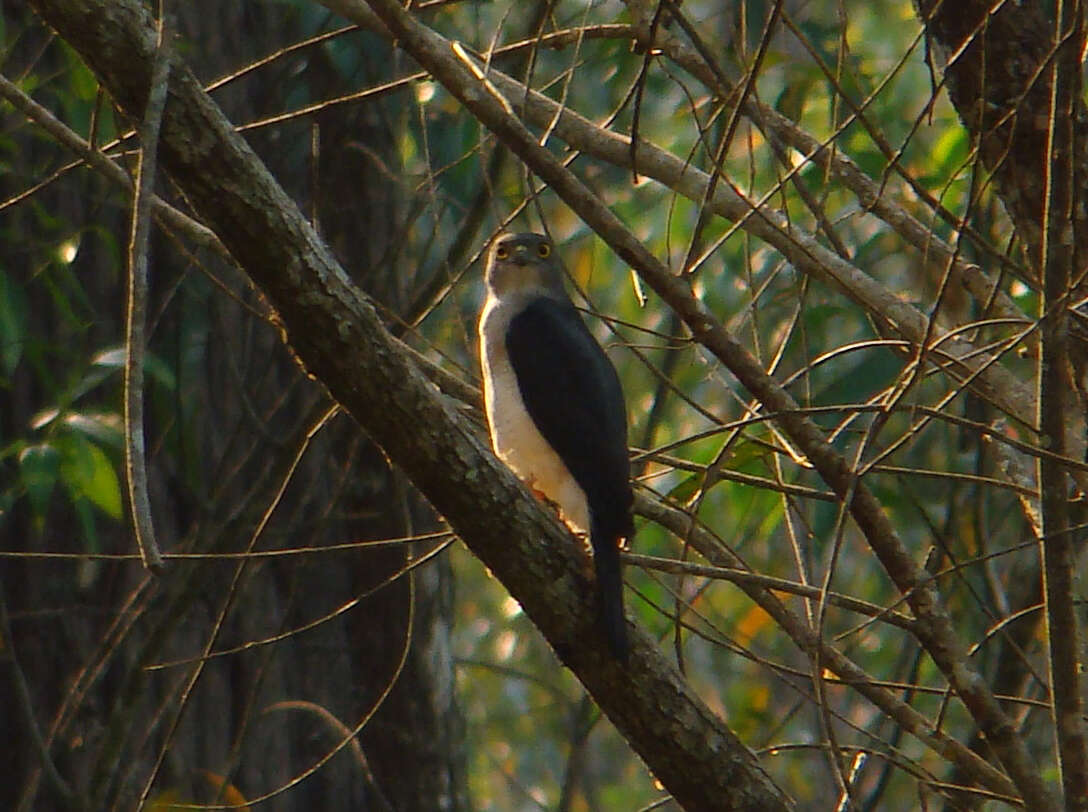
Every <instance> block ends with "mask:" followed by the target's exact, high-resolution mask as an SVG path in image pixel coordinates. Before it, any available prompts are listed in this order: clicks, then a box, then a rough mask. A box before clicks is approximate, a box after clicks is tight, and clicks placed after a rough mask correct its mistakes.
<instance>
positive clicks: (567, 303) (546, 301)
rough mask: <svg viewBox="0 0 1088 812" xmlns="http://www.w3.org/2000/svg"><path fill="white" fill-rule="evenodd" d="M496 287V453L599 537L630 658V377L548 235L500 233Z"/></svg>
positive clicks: (612, 633) (494, 263) (486, 361)
mask: <svg viewBox="0 0 1088 812" xmlns="http://www.w3.org/2000/svg"><path fill="white" fill-rule="evenodd" d="M484 279H485V283H486V288H487V296H486V299H485V301H484V305H483V308H482V310H481V312H480V322H479V346H480V363H481V367H482V371H483V385H484V406H485V411H486V413H487V423H488V427H489V429H490V433H491V445H492V448H493V449H494V451H495V455H496V456H497V457H498V458H499V459H500V460H502V461H503V462H504V463H506V465H507V466H508V467H509V468H510V469H511V470H512V471H513V472H514V473H515V474H516V475H517V476H518V477H520V478H521V479H522V480H523V481H524V482H525V483H526V484H527V485H528V486H529V488H530V489H531V490H533V491H534V492H535V493H536V494H538V495H542V496H543V497H544V498H545V499H546V500H547V501H549V502H551V503H553V504H554V505H555V506H556V507H558V510H559V514H560V517H561V518H562V519H563V520H564V521H565V522H566V524H567V525H568V526H569V527H570V528H571V529H572V530H573V531H574V532H575V533H576V534H580V535H581V534H588V537H589V542H590V548H591V550H592V552H593V569H594V573H595V580H596V599H597V611H598V617H599V622H600V625H601V629H602V632H603V633H604V637H605V640H606V643H607V645H608V648H609V650H610V651H611V653H612V655H613V656H614V657H615V658H616V659H617V660H619V661H621V662H626V660H627V656H628V650H629V641H628V636H627V622H626V616H625V615H624V609H623V572H622V565H621V561H620V545H621V543H622V541H623V540H625V539H626V540H630V538H631V537H632V536H633V534H634V521H633V518H632V504H633V502H634V494H633V492H632V489H631V479H630V467H631V463H630V457H629V456H628V452H627V408H626V405H625V402H624V396H623V388H622V386H621V384H620V379H619V375H618V374H617V373H616V368H615V367H614V366H613V365H612V362H611V361H610V360H609V358H608V356H607V355H606V354H605V351H604V350H603V349H602V348H601V345H600V344H598V343H597V340H596V339H595V338H594V337H593V334H592V333H591V332H590V330H589V328H588V327H587V326H586V323H585V322H584V321H583V320H582V317H581V315H580V314H579V312H578V310H577V308H575V306H574V303H573V302H572V301H571V299H570V296H569V295H568V294H567V292H566V289H565V288H564V286H563V274H562V266H561V265H560V263H559V260H558V257H557V256H556V254H555V248H554V246H553V245H552V242H551V241H550V240H549V239H548V238H547V237H545V236H543V235H540V234H532V233H520V234H515V233H504V234H500V235H499V236H498V237H496V238H495V239H494V240H493V241H492V243H491V246H490V249H489V251H488V257H487V263H486V267H485V271H484Z"/></svg>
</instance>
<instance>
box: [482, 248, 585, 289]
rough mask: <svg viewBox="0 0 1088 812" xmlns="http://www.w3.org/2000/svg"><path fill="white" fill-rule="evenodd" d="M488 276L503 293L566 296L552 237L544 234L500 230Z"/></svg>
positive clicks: (489, 257)
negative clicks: (503, 231)
mask: <svg viewBox="0 0 1088 812" xmlns="http://www.w3.org/2000/svg"><path fill="white" fill-rule="evenodd" d="M485 279H486V282H487V287H488V289H489V290H490V291H491V292H492V293H493V294H494V295H495V296H499V297H504V296H517V295H528V296H552V297H556V298H565V296H566V293H565V292H564V290H563V275H562V273H561V272H560V266H559V260H558V259H557V258H556V256H555V250H554V248H553V247H552V243H551V240H549V239H548V238H547V237H545V236H543V235H541V234H529V233H524V234H510V233H507V234H500V235H499V236H498V237H496V238H495V241H494V242H492V243H491V250H490V251H489V252H488V255H487V269H486V271H485Z"/></svg>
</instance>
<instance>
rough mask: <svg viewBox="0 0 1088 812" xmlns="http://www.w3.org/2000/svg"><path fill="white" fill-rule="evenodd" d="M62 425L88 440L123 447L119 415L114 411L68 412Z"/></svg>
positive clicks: (122, 431) (123, 438)
mask: <svg viewBox="0 0 1088 812" xmlns="http://www.w3.org/2000/svg"><path fill="white" fill-rule="evenodd" d="M64 425H65V426H67V427H68V428H70V429H74V430H75V431H78V432H79V433H80V434H82V435H84V436H85V437H87V439H89V440H95V441H97V442H100V443H106V444H108V445H111V446H113V447H114V448H123V447H124V444H125V435H124V429H123V426H122V420H121V415H119V414H117V413H116V412H70V413H68V414H66V415H65V416H64Z"/></svg>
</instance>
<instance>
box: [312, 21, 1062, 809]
mask: <svg viewBox="0 0 1088 812" xmlns="http://www.w3.org/2000/svg"><path fill="white" fill-rule="evenodd" d="M367 3H368V4H369V5H370V7H371V8H372V9H373V10H374V11H375V12H376V13H377V14H378V16H379V17H381V18H382V21H383V22H384V23H385V24H386V26H387V27H388V28H389V29H390V31H391V32H392V33H393V34H394V35H395V36H396V38H397V42H398V43H399V44H400V45H401V47H402V48H404V50H406V51H407V52H408V53H410V54H411V55H412V57H413V58H414V59H415V60H416V61H417V62H418V63H419V64H420V65H421V66H422V67H423V68H425V69H427V70H428V71H430V72H431V74H432V75H433V76H434V77H435V79H436V80H437V81H439V82H441V83H442V84H443V86H445V88H446V89H447V90H448V91H449V92H450V93H451V94H452V95H454V96H455V97H456V98H457V99H458V100H459V101H460V102H461V103H462V104H463V105H464V106H465V107H466V108H468V110H469V111H470V112H471V113H472V114H473V115H474V116H476V117H477V118H478V119H479V120H480V121H481V123H483V124H484V125H485V126H486V127H487V128H488V129H489V130H490V131H491V132H492V133H494V134H495V136H496V137H498V138H499V139H500V140H502V141H503V143H505V144H506V145H507V146H508V147H509V148H510V149H511V150H512V151H513V152H514V153H516V154H517V155H518V156H519V157H520V158H521V159H522V160H523V161H524V162H525V164H526V165H527V166H528V167H529V168H530V169H531V170H532V171H533V172H534V173H535V174H537V175H538V176H539V177H540V178H541V179H542V180H543V181H545V182H546V183H547V184H548V185H549V186H550V187H551V188H552V190H553V191H554V192H555V193H556V194H557V195H559V196H560V197H561V198H562V199H563V200H564V201H565V202H566V203H567V205H569V206H570V207H571V208H572V209H573V210H574V211H575V212H576V213H577V214H578V215H579V216H580V217H581V218H582V219H583V220H584V221H585V222H586V223H587V224H588V225H589V226H590V227H591V228H593V230H594V231H595V232H596V233H597V234H598V235H600V236H601V238H602V239H604V240H605V241H606V242H607V243H608V244H609V245H610V246H611V247H612V249H613V250H614V251H615V252H616V253H617V254H618V255H619V256H620V257H621V258H622V259H624V260H625V261H626V262H628V263H629V264H630V265H631V267H632V268H634V269H635V270H636V271H637V272H638V274H639V276H641V277H642V279H643V280H644V281H645V282H646V283H647V284H648V285H649V286H650V287H652V288H653V289H654V291H655V292H656V293H657V294H658V295H659V296H660V297H661V298H662V299H663V300H664V301H665V302H666V303H667V304H668V305H669V306H670V307H671V308H672V309H673V310H674V312H676V313H677V315H679V316H680V317H681V319H683V321H684V322H685V324H686V325H687V327H688V329H689V330H690V331H691V333H692V336H693V337H694V339H695V340H696V341H698V342H699V343H700V344H702V345H703V346H705V347H706V348H707V349H708V350H710V351H711V352H712V353H713V354H714V355H715V356H716V357H717V358H718V360H720V361H721V362H722V363H723V364H724V365H725V366H726V367H727V368H728V369H729V370H730V371H731V372H732V373H733V374H734V375H735V376H736V377H737V378H738V379H739V380H740V382H741V383H742V384H743V385H744V386H745V387H746V388H747V389H748V390H749V391H750V392H751V393H752V394H753V395H754V396H755V397H756V398H757V399H758V400H759V401H760V402H761V403H762V404H763V405H764V406H765V407H766V408H768V409H771V410H773V411H777V412H780V413H781V415H780V425H781V427H782V429H783V431H784V432H785V433H786V434H787V435H788V436H789V437H790V439H791V440H792V441H793V442H794V443H795V444H796V445H797V447H798V448H800V449H801V450H802V451H803V452H804V453H805V455H806V456H807V457H808V459H809V461H810V462H811V463H812V465H813V467H814V468H815V469H816V470H817V471H818V472H819V473H820V475H821V476H822V477H823V479H824V480H825V481H826V482H827V483H828V485H830V486H831V488H832V489H833V490H834V491H835V492H836V493H837V494H838V495H839V498H840V499H844V500H847V506H848V509H849V511H850V515H851V516H852V517H853V519H854V521H855V522H856V523H857V525H858V527H859V528H860V529H861V531H862V532H863V533H864V535H865V538H866V540H867V541H868V543H869V544H870V546H871V547H872V549H873V551H874V553H876V555H877V557H878V558H879V559H880V561H881V563H882V564H883V566H884V568H885V570H886V571H887V572H888V574H889V575H890V576H891V578H892V580H893V581H894V582H895V584H896V585H897V587H898V588H899V589H900V591H901V592H902V593H903V594H904V596H905V597H906V599H907V601H908V603H909V604H910V606H911V609H912V610H913V611H914V613H915V614H916V616H917V617H918V621H919V624H918V639H919V640H920V642H921V643H922V645H923V646H924V647H925V648H926V650H927V652H928V653H929V654H930V656H931V657H932V658H933V660H934V662H935V663H936V664H937V666H938V667H939V668H940V670H941V671H942V672H943V673H944V675H945V677H946V678H947V679H948V680H949V683H950V685H951V686H952V688H953V690H954V691H955V692H956V694H957V695H958V696H959V698H960V699H961V700H962V701H963V703H964V705H965V706H966V707H967V709H968V711H969V712H970V713H971V716H972V718H973V719H974V720H975V722H976V723H977V724H978V725H979V726H980V727H981V728H982V729H983V730H984V731H985V733H986V736H987V739H988V740H989V742H990V744H991V745H992V747H993V748H994V752H995V753H996V754H997V756H998V758H999V759H1000V760H1001V763H1002V764H1003V765H1004V767H1005V769H1006V771H1007V772H1008V774H1009V777H1010V778H1011V779H1012V781H1013V783H1014V784H1016V786H1017V789H1018V790H1019V791H1020V793H1021V796H1022V797H1023V798H1025V799H1030V802H1031V803H1032V805H1033V807H1034V808H1037V809H1041V810H1056V809H1057V806H1056V804H1055V801H1054V799H1053V797H1052V795H1051V793H1050V792H1049V788H1048V787H1047V785H1046V784H1045V782H1044V781H1043V779H1042V777H1041V775H1040V774H1039V771H1038V770H1037V769H1036V768H1035V765H1034V760H1033V759H1032V757H1031V755H1030V754H1029V753H1028V750H1027V748H1026V746H1025V744H1024V742H1023V741H1022V740H1021V739H1020V737H1019V736H1018V735H1017V732H1016V730H1015V727H1014V726H1013V724H1012V723H1011V721H1010V720H1009V718H1008V716H1007V715H1006V714H1005V712H1004V711H1003V710H1002V708H1001V706H1000V704H999V703H998V701H997V699H996V698H995V697H994V695H993V693H992V692H991V691H990V690H989V689H988V688H987V686H986V683H985V680H983V678H982V676H981V675H980V674H979V673H978V671H977V670H976V669H975V668H974V667H973V665H972V664H971V663H970V662H969V660H968V657H967V651H966V649H965V647H964V646H963V644H962V642H961V641H960V640H959V639H958V637H957V636H956V634H955V629H954V628H953V625H952V619H951V617H950V615H949V613H948V611H947V609H946V608H945V606H944V605H943V603H942V601H941V598H940V595H939V593H938V592H937V589H936V586H935V585H934V583H933V582H932V580H930V579H929V578H927V577H926V575H925V573H924V572H923V571H922V570H920V569H919V568H918V566H917V565H916V564H915V562H914V560H913V558H912V556H911V555H910V554H909V553H908V551H907V549H906V547H905V546H904V545H903V543H902V541H901V540H900V539H899V538H898V536H897V535H896V533H895V531H894V528H893V527H892V525H891V522H890V520H889V519H888V517H887V515H886V514H885V513H884V511H883V509H882V507H881V505H880V503H879V501H878V500H877V499H876V497H875V496H874V495H873V493H872V491H871V490H870V489H869V488H868V487H867V486H866V485H865V483H863V482H859V481H858V480H857V477H856V476H855V472H854V471H853V470H852V469H851V467H850V465H849V463H848V462H847V461H846V460H845V459H844V458H843V457H842V455H841V454H839V453H838V452H837V451H836V450H835V448H834V447H833V446H832V445H831V444H830V443H829V442H828V441H827V440H826V439H825V438H824V437H823V435H822V433H821V431H820V430H819V428H818V427H817V426H816V425H815V424H814V423H813V422H812V421H811V420H810V419H808V418H807V417H805V416H803V415H802V414H800V413H799V412H798V411H797V408H798V407H797V404H796V402H795V401H794V399H793V397H792V396H791V395H790V394H789V393H788V392H787V391H786V390H785V389H784V388H782V386H781V385H779V384H778V382H777V381H775V380H774V379H773V378H772V377H771V376H770V375H768V374H767V373H766V371H765V370H764V369H763V367H762V365H760V363H759V362H758V361H757V360H756V359H755V358H754V357H753V356H752V355H751V354H750V353H749V352H748V351H747V349H746V348H745V347H744V346H743V345H741V344H740V343H739V342H738V341H737V340H736V339H735V338H734V337H733V336H732V335H731V334H730V333H729V332H728V331H727V330H726V329H725V328H724V327H722V325H721V324H720V323H719V321H718V320H717V319H716V318H715V317H714V316H713V314H712V313H711V312H710V311H709V310H708V309H707V308H706V306H705V305H704V304H703V303H702V302H701V301H700V300H699V299H697V298H696V297H695V296H694V295H693V293H692V291H691V289H690V287H689V285H688V282H687V281H686V280H685V279H682V278H678V277H677V276H675V275H674V274H672V273H670V271H669V270H668V268H666V267H665V266H664V265H663V264H662V263H661V262H660V261H658V259H657V258H656V257H655V256H653V255H652V254H651V253H650V252H649V251H647V250H646V248H645V247H644V246H643V245H642V243H641V242H639V241H638V240H637V239H635V237H634V236H633V235H632V234H631V233H630V232H629V231H628V230H627V229H626V228H625V227H624V225H623V223H622V222H620V220H619V218H617V217H616V215H615V214H613V213H612V211H611V210H609V209H608V208H607V207H606V206H605V205H604V204H603V203H602V202H601V201H600V199H599V198H597V197H596V195H594V194H593V193H592V192H591V191H590V190H589V189H588V188H587V187H586V186H585V184H583V183H582V182H581V181H580V180H579V179H578V178H576V177H575V176H574V175H573V174H572V173H570V172H569V171H568V170H567V169H566V168H565V167H564V166H563V165H562V164H561V163H560V162H559V161H558V160H557V159H556V158H555V156H554V155H552V153H551V152H549V151H548V150H547V149H546V148H544V147H543V146H541V145H540V144H539V143H538V142H537V140H536V139H535V138H534V137H533V136H532V135H531V134H530V133H529V131H528V130H527V129H526V128H525V126H524V125H523V124H522V123H521V121H520V120H519V119H518V118H516V117H515V116H514V115H513V114H512V111H513V106H512V105H511V104H510V102H509V101H507V99H506V98H505V97H503V96H502V94H501V91H500V89H499V88H497V87H496V85H495V84H494V83H493V82H491V81H490V78H491V77H490V76H487V77H485V76H483V74H482V72H481V68H480V67H479V66H478V65H477V64H476V63H474V62H473V61H472V57H470V56H468V54H467V53H465V52H464V50H463V49H458V47H457V46H456V45H455V44H454V43H451V42H450V41H448V40H446V39H445V38H443V37H441V36H439V35H438V34H437V33H435V32H434V31H432V30H430V29H428V28H426V27H425V26H423V25H422V24H421V23H419V22H418V21H417V20H416V19H415V18H414V17H412V16H411V15H410V14H409V13H408V12H407V11H405V10H404V9H403V8H402V7H401V6H400V5H399V4H398V3H396V2H395V0H367ZM343 4H344V3H343V2H341V1H340V0H338V1H337V2H336V3H331V4H330V5H335V6H338V7H339V6H342V5H343ZM556 131H557V132H558V129H557V130H556ZM602 137H606V136H604V134H602ZM612 137H613V138H614V139H616V140H618V137H616V136H612ZM638 152H639V153H641V152H642V146H641V145H639V149H638ZM720 188H721V185H719V189H720ZM733 194H736V193H733ZM737 197H739V195H737ZM747 208H748V211H749V212H750V211H751V210H752V208H751V207H750V206H749V207H747ZM760 214H761V215H762V212H760ZM745 216H747V214H746V215H745ZM772 218H773V219H772ZM760 219H761V218H753V222H758V221H760ZM765 222H766V225H767V233H768V237H769V239H768V241H769V242H771V241H772V240H773V242H772V244H776V246H777V245H782V240H779V239H775V238H774V235H775V234H779V233H780V234H782V235H783V236H790V237H792V238H794V239H795V240H797V242H792V241H790V242H787V243H786V244H785V245H782V247H783V249H784V253H785V254H786V255H787V256H788V257H789V258H790V259H791V261H793V262H795V263H797V264H805V263H807V264H811V263H810V262H808V257H809V255H810V254H812V253H815V252H824V253H830V252H827V251H826V249H824V248H823V247H822V246H819V245H818V244H815V241H814V240H812V241H811V242H808V241H806V242H804V243H803V244H802V242H801V240H800V239H799V238H798V235H797V233H796V230H795V229H793V228H792V227H791V226H790V225H789V224H788V223H785V222H781V221H780V218H779V216H778V215H776V214H775V215H772V214H771V213H767V219H766V221H765ZM827 260H828V262H829V264H830V263H831V262H836V263H838V262H840V260H839V259H838V257H835V256H834V255H832V256H831V257H828V258H827ZM896 310H898V308H896ZM918 315H919V316H920V314H918ZM903 318H909V314H907V313H904V314H903ZM967 363H968V364H971V363H973V362H971V361H967ZM990 369H996V368H994V367H991V368H990ZM978 377H979V378H981V375H979V376H978ZM1010 377H1011V376H1010ZM1010 385H1013V386H1014V388H1017V389H1018V388H1021V387H1020V386H1019V384H1018V382H1015V381H1010ZM1029 419H1030V418H1029Z"/></svg>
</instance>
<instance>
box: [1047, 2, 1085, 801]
mask: <svg viewBox="0 0 1088 812" xmlns="http://www.w3.org/2000/svg"><path fill="white" fill-rule="evenodd" d="M1058 9H1059V11H1058V15H1057V21H1056V22H1057V30H1056V32H1055V37H1054V40H1053V42H1054V47H1055V49H1056V51H1057V58H1056V59H1055V60H1054V61H1053V63H1052V65H1051V67H1050V69H1049V71H1048V73H1049V75H1048V76H1047V81H1048V82H1049V84H1050V91H1051V95H1050V100H1051V104H1050V119H1049V121H1048V122H1047V129H1048V133H1047V134H1048V137H1049V143H1048V144H1047V150H1046V152H1047V155H1046V168H1047V169H1048V171H1047V172H1046V179H1045V190H1046V194H1045V197H1044V210H1043V221H1044V224H1045V228H1044V229H1043V233H1042V246H1041V249H1042V250H1041V251H1040V258H1041V259H1042V260H1043V263H1044V265H1043V269H1042V275H1043V318H1042V329H1041V333H1042V359H1041V370H1040V375H1039V425H1040V427H1041V428H1042V433H1043V438H1044V444H1046V445H1048V446H1049V447H1050V448H1052V449H1053V450H1054V451H1055V452H1057V453H1058V454H1065V453H1067V452H1068V451H1069V450H1070V449H1069V447H1068V445H1067V444H1066V437H1065V429H1066V422H1067V415H1066V413H1067V410H1069V409H1071V408H1073V403H1072V395H1073V392H1074V391H1075V388H1074V385H1073V380H1072V365H1071V361H1070V334H1069V327H1070V325H1069V304H1068V300H1069V296H1070V293H1071V291H1072V288H1073V278H1074V275H1076V274H1079V273H1080V272H1081V265H1080V262H1082V261H1083V259H1084V252H1083V251H1082V250H1080V247H1079V245H1078V243H1077V239H1078V236H1079V235H1078V234H1077V233H1076V230H1077V224H1078V220H1079V218H1078V217H1077V216H1076V211H1077V210H1078V207H1079V206H1082V205H1083V204H1084V201H1083V199H1082V194H1083V193H1082V192H1081V190H1079V189H1078V188H1077V187H1076V185H1075V183H1074V169H1073V164H1072V161H1073V158H1074V155H1075V154H1076V151H1075V150H1074V145H1075V144H1076V143H1077V141H1078V137H1079V138H1080V139H1083V137H1084V135H1083V133H1081V134H1079V136H1078V133H1077V127H1076V118H1077V117H1076V106H1077V104H1078V101H1079V99H1080V90H1081V54H1083V52H1084V32H1085V28H1084V10H1083V8H1082V7H1081V4H1080V2H1079V0H1066V1H1065V2H1059V3H1058ZM1039 485H1040V488H1041V491H1042V499H1041V501H1040V504H1041V508H1042V525H1043V536H1042V544H1041V547H1042V557H1043V570H1044V573H1045V575H1046V577H1045V579H1044V581H1043V583H1044V588H1045V600H1046V618H1047V635H1046V637H1047V640H1048V642H1049V645H1050V662H1049V665H1050V688H1051V694H1052V696H1053V699H1054V702H1053V714H1054V731H1055V736H1056V738H1057V745H1058V746H1057V752H1058V770H1059V773H1060V775H1061V779H1062V787H1063V789H1064V791H1065V803H1066V809H1070V810H1073V809H1078V810H1085V809H1088V742H1086V738H1085V735H1086V734H1085V725H1084V712H1083V701H1082V699H1081V690H1080V672H1081V659H1080V647H1081V645H1082V641H1081V637H1080V631H1079V624H1078V622H1077V614H1076V611H1075V607H1074V599H1075V595H1074V584H1073V581H1074V571H1075V568H1076V550H1075V544H1074V539H1073V534H1072V531H1071V528H1070V524H1071V522H1070V515H1069V496H1070V481H1069V472H1068V470H1067V469H1066V468H1065V467H1064V466H1062V465H1060V464H1058V463H1056V462H1054V461H1053V460H1050V459H1040V460H1039Z"/></svg>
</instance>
